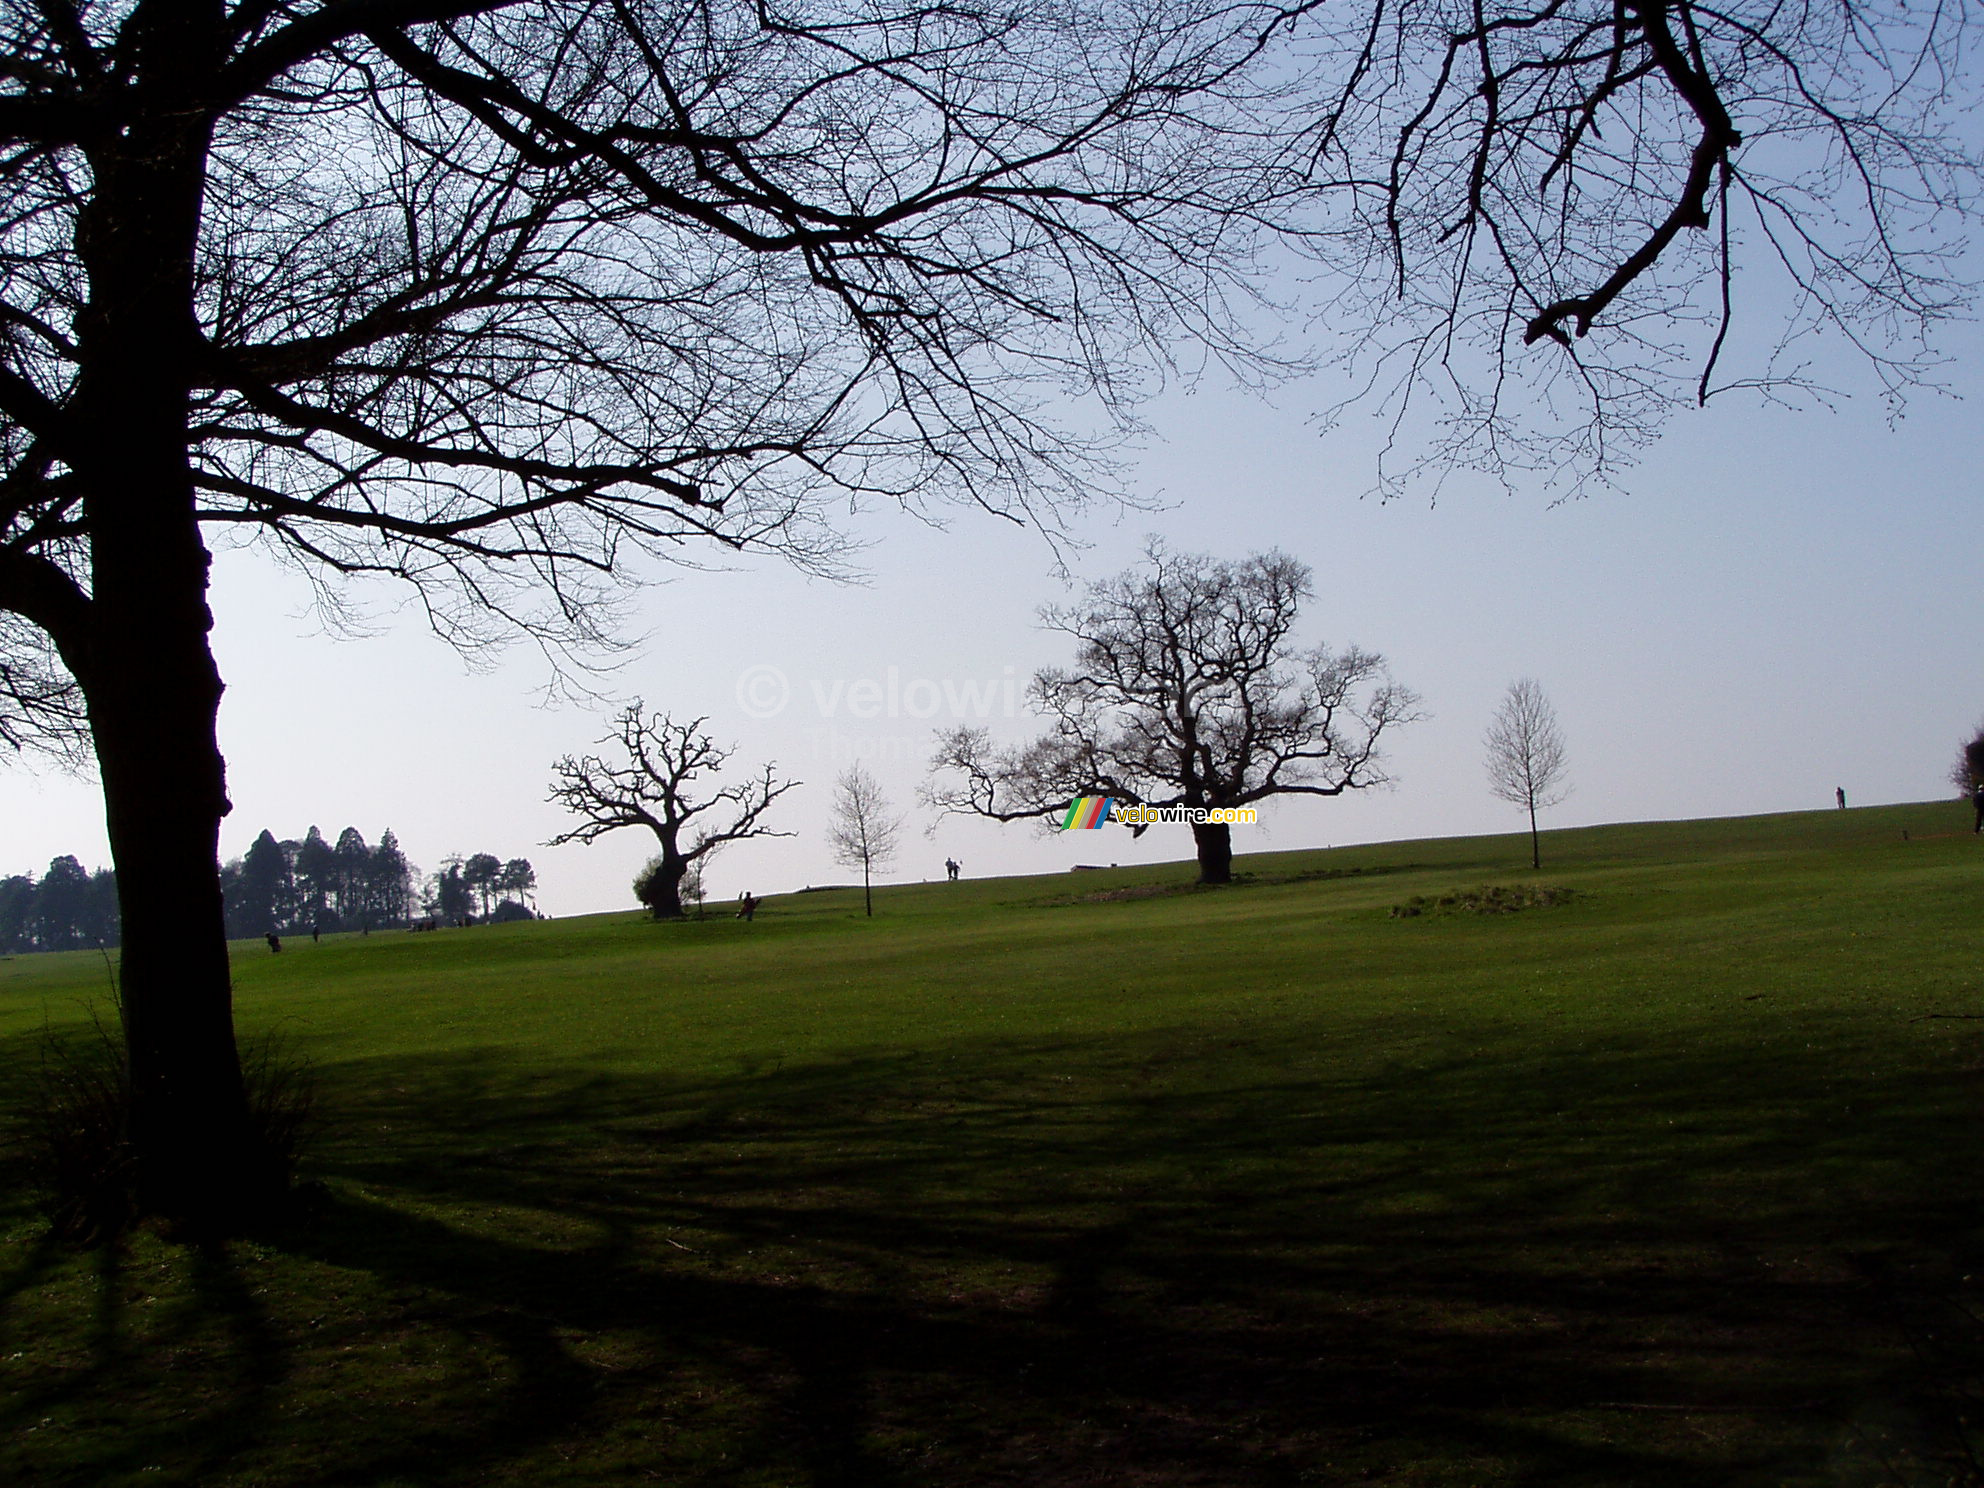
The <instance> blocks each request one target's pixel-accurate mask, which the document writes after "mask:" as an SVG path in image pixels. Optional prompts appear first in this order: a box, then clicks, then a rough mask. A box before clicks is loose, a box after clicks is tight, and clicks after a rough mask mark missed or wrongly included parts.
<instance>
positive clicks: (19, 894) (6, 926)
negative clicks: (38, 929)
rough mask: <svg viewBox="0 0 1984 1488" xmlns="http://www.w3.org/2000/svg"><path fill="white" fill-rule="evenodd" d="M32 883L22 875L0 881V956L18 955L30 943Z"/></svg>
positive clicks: (13, 875)
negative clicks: (1, 954) (1, 953)
mask: <svg viewBox="0 0 1984 1488" xmlns="http://www.w3.org/2000/svg"><path fill="white" fill-rule="evenodd" d="M34 895H35V882H34V880H33V879H32V878H30V877H29V876H28V875H27V874H25V873H16V874H12V875H10V876H9V877H7V878H0V952H4V953H5V954H7V955H10V956H12V955H18V954H20V953H22V952H24V951H32V950H34V949H36V946H35V943H34Z"/></svg>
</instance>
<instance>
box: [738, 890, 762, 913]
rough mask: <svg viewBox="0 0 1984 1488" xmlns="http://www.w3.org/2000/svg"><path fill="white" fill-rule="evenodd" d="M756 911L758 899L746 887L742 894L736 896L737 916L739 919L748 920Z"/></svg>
mask: <svg viewBox="0 0 1984 1488" xmlns="http://www.w3.org/2000/svg"><path fill="white" fill-rule="evenodd" d="M757 912H758V901H757V899H756V898H755V897H754V896H753V895H752V893H751V891H750V890H749V889H746V890H745V891H744V892H743V893H742V894H740V895H739V896H738V899H737V918H738V919H740V920H748V919H750V918H751V917H752V916H754V915H756V914H757Z"/></svg>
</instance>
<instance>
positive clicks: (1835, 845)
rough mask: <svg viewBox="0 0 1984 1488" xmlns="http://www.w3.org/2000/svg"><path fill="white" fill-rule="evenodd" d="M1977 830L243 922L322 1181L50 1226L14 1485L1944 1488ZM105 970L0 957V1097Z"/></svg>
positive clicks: (262, 1020) (26, 1267)
mask: <svg viewBox="0 0 1984 1488" xmlns="http://www.w3.org/2000/svg"><path fill="white" fill-rule="evenodd" d="M1967 825H1968V821H1967V813H1966V812H1964V811H1962V809H1961V808H1959V807H1958V806H1956V805H1954V804H1948V803H1944V804H1932V805H1924V806H1908V807H1892V808H1877V809H1869V810H1855V811H1849V812H1825V813H1806V814H1797V815H1789V816H1776V817H1761V818H1743V819H1734V820H1728V821H1708V822H1690V823H1653V824H1640V825H1633V826H1619V827H1607V828H1594V829H1587V830H1579V831H1573V832H1558V833H1551V834H1548V835H1546V837H1545V839H1544V842H1545V868H1544V870H1543V871H1542V872H1541V873H1540V874H1536V873H1531V872H1529V871H1528V869H1527V865H1526V848H1527V839H1526V838H1518V837H1514V836H1511V837H1506V838H1485V839H1455V840H1449V841H1434V842H1419V843H1397V844H1386V845H1381V846H1368V847H1358V848H1348V849H1339V850H1335V851H1331V852H1314V853H1282V854H1273V855H1261V856H1256V857H1252V858H1243V859H1241V860H1240V861H1239V864H1238V866H1239V867H1240V869H1241V870H1242V872H1243V873H1244V874H1246V875H1247V878H1246V880H1245V881H1244V882H1242V883H1240V884H1237V885H1235V886H1234V887H1232V888H1229V889H1222V890H1217V891H1194V890H1193V889H1192V888H1191V886H1190V885H1189V882H1188V879H1189V868H1188V867H1186V866H1185V865H1178V866H1175V867H1168V868H1164V869H1147V868H1146V869H1123V870H1112V871H1105V872H1098V873H1082V874H1071V875H1067V876H1065V877H1055V878H1051V879H1013V880H994V881H985V882H967V883H963V884H958V885H948V884H931V885H924V886H918V887H904V888H895V889H889V890H885V891H882V892H880V893H878V895H877V910H878V913H877V916H876V917H875V919H873V920H867V919H864V918H862V917H860V915H859V895H858V893H856V892H852V891H846V892H829V893H818V894H805V895H793V896H786V897H783V898H778V899H773V900H770V901H768V902H767V904H766V906H765V908H764V909H763V910H761V911H760V915H759V918H758V919H757V920H756V921H755V922H753V923H751V924H744V923H742V922H739V921H736V920H734V919H712V920H708V921H704V922H700V923H697V922H691V923H687V924H679V925H652V924H648V923H645V922H643V921H641V920H640V919H639V918H638V917H636V916H633V915H625V916H594V917H590V918H586V919H579V920H571V921H562V922H557V923H544V924H535V925H515V926H494V927H480V928H477V929H474V930H470V931H463V932H443V933H439V934H434V935H404V934H401V935H390V936H389V935H379V936H372V937H334V938H329V939H327V940H326V941H325V942H324V943H323V944H322V945H317V946H312V945H309V944H307V943H300V944H296V945H293V946H292V947H291V948H290V949H289V950H288V951H286V952H285V953H284V954H283V955H282V956H280V957H274V956H270V955H268V954H267V952H266V950H264V949H262V948H261V947H260V945H259V943H243V944H241V945H240V946H238V947H237V948H236V949H237V964H236V971H237V981H238V1000H239V1005H240V1012H241V1020H242V1023H243V1026H244V1028H246V1029H248V1030H250V1031H251V1032H252V1031H255V1030H267V1029H281V1030H282V1031H284V1033H285V1034H286V1035H287V1036H288V1037H289V1038H290V1039H291V1040H292V1041H293V1043H294V1044H295V1045H297V1046H298V1047H300V1048H303V1049H305V1050H307V1051H308V1052H309V1054H310V1055H311V1057H312V1058H313V1059H314V1060H315V1061H316V1063H317V1066H318V1070H319V1074H320V1079H321V1084H322V1090H323V1102H324V1106H325V1109H326V1113H327V1117H328V1122H327V1126H326V1130H325V1132H324V1134H323V1137H322V1140H321V1142H320V1145H319V1147H318V1149H317V1152H316V1155H315V1158H314V1161H313V1163H312V1171H313V1172H315V1173H316V1174H318V1175H319V1176H321V1177H322V1178H323V1179H324V1180H325V1181H326V1182H327V1184H328V1199H327V1202H326V1206H325V1208H324V1211H323V1213H322V1214H321V1215H320V1216H319V1217H318V1218H317V1219H316V1221H315V1222H314V1223H313V1224H311V1225H309V1226H304V1227H299V1228H297V1229H295V1230H293V1231H290V1232H287V1233H284V1234H280V1235H271V1236H267V1237H263V1238H262V1239H260V1240H257V1241H254V1242H239V1243H236V1244H234V1245H231V1246H228V1247H225V1248H221V1247H215V1248H211V1249H209V1250H206V1251H186V1250H182V1249H178V1248H175V1247H172V1246H170V1245H168V1244H166V1243H165V1242H163V1241H161V1240H159V1239H157V1238H155V1237H150V1236H139V1237H136V1238H134V1239H133V1240H132V1241H131V1242H129V1243H128V1244H127V1245H126V1246H124V1247H122V1248H120V1249H119V1250H117V1251H116V1252H114V1253H111V1254H107V1255H98V1256H90V1257H76V1256H73V1255H69V1254H66V1253H62V1252H57V1251H53V1250H50V1249H48V1248H46V1247H44V1246H41V1245H40V1244H39V1243H38V1242H37V1240H36V1238H35V1233H36V1232H35V1228H34V1225H33V1222H32V1220H31V1218H30V1217H29V1216H28V1213H27V1211H26V1209H25V1208H24V1207H21V1206H19V1205H17V1207H16V1208H15V1209H14V1211H13V1214H14V1219H13V1220H12V1222H11V1228H10V1229H9V1230H8V1231H7V1238H6V1241H5V1248H4V1251H0V1478H5V1479H6V1480H9V1481H23V1482H26V1481H32V1482H46V1483H65V1482H66V1483H76V1484H96V1483H117V1482H126V1481H128V1482H131V1483H148V1484H158V1483H172V1482H185V1483H195V1482H197V1483H200V1484H244V1485H245V1484H249V1483H285V1484H290V1483H294V1484H316V1483H324V1484H330V1483H368V1484H369V1483H389V1482H407V1483H415V1482H418V1483H423V1484H425V1483H436V1484H440V1483H462V1484H469V1483H477V1484H480V1483H492V1482H494V1483H509V1482H514V1483H519V1484H525V1483H528V1484H540V1483H572V1484H579V1483H588V1484H589V1483H600V1484H606V1483H621V1482H628V1481H638V1480H641V1479H642V1478H644V1477H653V1478H655V1479H657V1480H660V1481H667V1482H670V1483H677V1484H697V1485H700V1484H712V1485H714V1484H726V1485H729V1484H764V1485H774V1484H776V1485H785V1484H793V1485H798V1484H827V1483H836V1484H849V1485H856V1484H858V1485H891V1484H903V1485H910V1484H915V1485H922V1484H932V1485H935V1484H944V1485H951V1484H1005V1483H1014V1484H1019V1483H1027V1484H1070V1485H1073V1484H1102V1483H1110V1484H1115V1483H1121V1484H1253V1483H1261V1484H1282V1483H1287V1484H1296V1483H1312V1482H1313V1483H1335V1482H1345V1481H1371V1482H1385V1483H1397V1484H1407V1483H1411V1484H1455V1485H1460V1484H1486V1483H1548V1482H1561V1483H1608V1484H1609V1483H1635V1484H1637V1483H1646V1484H1654V1483H1674V1484H1681V1483H1690V1484H1699V1483H1705V1482H1713V1483H1757V1484H1766V1483H1768V1484H1779V1483H1806V1482H1810V1483H1820V1482H1828V1483H1830V1482H1868V1483H1873V1482H1882V1481H1913V1480H1914V1479H1912V1478H1910V1477H1908V1476H1907V1475H1906V1474H1907V1473H1909V1472H1915V1471H1916V1469H1914V1468H1909V1467H1907V1466H1906V1463H1907V1462H1908V1461H1920V1462H1929V1461H1932V1460H1940V1459H1941V1458H1942V1457H1945V1456H1947V1455H1948V1454H1950V1453H1952V1452H1955V1451H1957V1450H1958V1449H1959V1448H1960V1447H1961V1446H1962V1445H1963V1443H1962V1440H1961V1438H1960V1436H1959V1435H1958V1433H1956V1432H1955V1431H1954V1430H1953V1429H1952V1428H1951V1427H1950V1425H1949V1422H1950V1420H1951V1419H1953V1417H1952V1416H1951V1407H1952V1402H1953V1401H1954V1400H1955V1399H1956V1398H1957V1397H1959V1396H1961V1395H1962V1394H1964V1392H1965V1391H1967V1389H1968V1388H1969V1383H1970V1382H1971V1381H1972V1380H1973V1379H1974V1378H1975V1377H1977V1376H1978V1374H1980V1373H1984V1369H1980V1360H1984V1347H1980V1346H1979V1340H1978V1339H1976V1338H1975V1337H1974V1336H1973V1335H1974V1334H1975V1332H1976V1329H1975V1328H1974V1326H1971V1325H1964V1326H1963V1327H1955V1326H1952V1325H1954V1324H1959V1323H1962V1321H1963V1314H1962V1313H1961V1312H1959V1311H1958V1310H1957V1304H1958V1303H1961V1302H1963V1301H1964V1300H1965V1295H1966V1294H1965V1288H1966V1286H1967V1282H1966V1280H1965V1279H1964V1278H1966V1276H1967V1274H1968V1271H1969V1267H1970V1262H1971V1260H1972V1259H1973V1258H1977V1259H1984V1257H1979V1256H1977V1252H1976V1249H1975V1247H1976V1239H1977V1234H1976V1204H1975V1196H1976V1195H1977V1194H1978V1192H1979V1186H1978V1181H1977V1180H1978V1177H1979V1174H1978V1172H1977V1167H1976V1162H1977V1160H1976V1158H1975V1157H1974V1156H1973V1155H1972V1153H1973V1151H1974V1150H1975V1148H1976V1147H1977V1145H1978V1144H1977V1142H1976V1140H1975V1138H1976V1134H1977V1126H1978V1109H1977V1088H1976V1082H1975V1077H1974V1071H1975V1068H1976V1066H1977V1065H1978V1063H1979V1057H1978V1056H1979V1053H1980V1044H1979V1040H1980V1039H1984V1021H1973V1015H1975V1014H1979V1013H1984V1004H1980V999H1979V998H1978V995H1977V993H1978V968H1979V964H1980V961H1979V952H1980V950H1984V920H1981V919H1980V915H1979V909H1980V907H1981V906H1980V889H1984V856H1980V854H1984V847H1981V846H1980V844H1979V843H1978V842H1977V841H1976V840H1975V839H1973V838H1972V837H1971V836H1970V835H1969V834H1968V833H1967V832H1965V831H1963V830H1962V829H1963V828H1964V827H1966V826H1967ZM1904 834H1905V835H1904ZM1536 885H1543V886H1546V887H1547V888H1549V889H1550V890H1552V891H1553V892H1551V893H1549V894H1544V895H1537V894H1536V893H1534V892H1533V889H1534V887H1535V886H1536ZM1490 887H1494V888H1500V889H1502V890H1505V891H1506V892H1504V893H1502V894H1500V895H1483V894H1481V893H1479V892H1478V891H1480V890H1482V889H1484V888H1490ZM1557 891H1566V892H1557ZM1415 901H1416V903H1415ZM1443 901H1444V902H1443ZM1542 901H1548V902H1542ZM1511 902H1528V903H1532V905H1533V907H1528V908H1522V909H1519V910H1516V911H1514V912H1495V911H1497V910H1498V909H1500V907H1501V906H1503V905H1506V904H1508V903H1511ZM1400 907H1405V908H1417V909H1419V910H1422V911H1424V912H1421V913H1416V914H1408V915H1405V916H1398V915H1395V914H1394V913H1393V911H1394V909H1396V908H1400ZM104 978H105V968H104V964H103V962H102V961H101V960H100V959H97V958H91V957H85V956H46V957H22V958H18V959H16V960H14V961H12V962H5V963H0V1064H4V1066H5V1069H6V1074H7V1079H8V1084H7V1089H8V1091H9V1092H10V1095H11V1096H12V1098H13V1099H15V1100H18V1099H19V1098H20V1092H21V1091H22V1089H23V1088H24V1080H23V1077H24V1076H25V1075H26V1074H27V1073H28V1072H31V1070H32V1068H33V1065H34V1062H35V1060H36V1058H37V1057H38V1050H39V1048H40V1046H41V1044H42V1041H43V1039H44V1038H45V1037H46V1036H48V1035H47V1034H46V1033H45V1032H44V1029H45V1028H46V1029H52V1030H54V1031H55V1032H56V1033H58V1034H59V1033H60V1032H61V1031H62V1030H63V1029H65V1028H68V1027H71V1026H74V1025H76V1024H77V1023H78V1021H79V1020H80V1019H81V1018H83V1017H84V1013H83V1010H82V1009H83V1004H84V1001H85V1000H86V999H87V998H88V997H89V996H91V995H93V994H95V993H96V992H97V990H98V989H101V988H102V987H103V986H104V985H105V981H104ZM1980 1269H1984V1268H1980ZM1925 1360H1926V1361H1927V1366H1926V1367H1925V1363H1924V1361H1925ZM1884 1463H1898V1464H1902V1465H1901V1466H1896V1467H1892V1468H1890V1467H1884V1466H1883V1464H1884ZM1939 1470H1941V1469H1939ZM1955 1470H1956V1469H1955V1468H1951V1469H1949V1470H1948V1471H1944V1472H1943V1477H1942V1478H1938V1479H1936V1480H1937V1481H1942V1480H1943V1478H1947V1477H1948V1476H1949V1471H1955ZM1928 1471H1929V1470H1928V1469H1927V1468H1926V1467H1925V1468H1922V1469H1921V1473H1922V1474H1924V1475H1923V1476H1922V1478H1921V1480H1922V1481H1928V1480H1929V1478H1928V1476H1926V1474H1927V1473H1928Z"/></svg>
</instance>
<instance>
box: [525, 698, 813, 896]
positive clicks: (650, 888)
mask: <svg viewBox="0 0 1984 1488" xmlns="http://www.w3.org/2000/svg"><path fill="white" fill-rule="evenodd" d="M708 723H709V720H708V719H707V718H692V719H690V720H689V721H688V722H686V723H677V722H676V721H675V720H674V719H673V718H671V717H669V716H668V715H667V714H666V713H657V714H655V715H653V716H652V717H649V716H647V714H646V710H645V709H644V707H643V706H642V704H641V702H640V700H639V699H638V698H637V699H635V700H634V701H633V702H631V703H629V704H628V705H627V706H626V707H625V708H623V709H621V710H620V713H619V716H618V717H616V718H615V719H614V724H613V732H612V733H610V734H608V735H607V736H606V737H605V738H604V739H602V740H601V741H600V742H601V743H602V744H607V745H616V746H618V754H619V758H618V759H611V760H610V759H607V758H605V757H604V756H602V755H597V754H585V755H569V754H568V755H566V756H565V757H564V758H563V759H561V760H559V761H558V762H557V763H556V764H555V765H553V766H552V784H551V795H550V797H549V799H550V800H551V801H552V803H553V804H555V805H559V806H563V807H564V808H565V809H566V810H567V811H569V812H571V813H572V814H573V815H575V816H577V817H579V818H580V822H579V825H578V826H576V827H573V828H571V829H569V830H568V831H564V832H560V833H559V834H558V835H557V836H556V837H553V838H552V839H551V840H550V841H549V842H547V843H546V844H545V845H546V846H547V847H559V846H562V845H563V844H565V843H567V842H583V843H587V844H591V843H594V842H597V841H598V840H599V839H600V838H601V837H604V836H605V835H606V834H607V833H608V832H615V831H618V830H620V829H621V828H622V827H644V828H646V829H647V830H648V831H650V832H652V833H654V837H655V842H656V844H657V845H658V848H659V851H658V852H657V853H656V855H655V858H654V861H653V862H652V863H651V864H650V865H649V867H648V868H647V869H643V870H642V882H644V883H645V884H646V885H647V892H646V893H644V894H643V895H642V896H641V902H642V903H644V904H645V905H647V907H648V911H649V913H651V914H652V915H653V916H654V917H655V918H656V919H657V920H678V919H680V918H682V883H683V880H684V879H685V878H687V877H688V875H689V874H690V873H692V872H695V871H696V870H697V869H699V868H700V867H701V866H702V865H703V864H704V863H705V862H707V861H708V860H709V858H710V856H711V855H712V854H713V853H715V852H716V851H717V850H718V849H719V848H722V847H725V846H727V845H729V844H730V843H733V842H746V841H749V840H750V839H752V838H754V837H790V836H792V835H793V834H792V833H791V832H781V831H777V830H775V829H773V828H771V827H768V826H766V825H765V824H764V820H763V818H764V814H765V812H767V811H768V810H770V809H771V807H772V805H773V803H774V802H776V801H777V800H778V799H779V797H781V796H783V795H784V794H785V793H786V792H787V791H790V790H793V789H796V788H797V787H798V785H799V782H798V781H796V780H781V779H779V778H778V767H777V766H776V765H774V764H766V765H765V766H764V767H763V768H762V769H760V770H759V771H758V772H757V773H756V774H754V775H751V776H749V777H747V778H745V779H743V780H740V781H737V782H735V783H734V784H730V785H722V786H716V787H714V788H710V787H709V786H708V782H709V781H711V780H713V779H714V778H715V777H717V776H719V775H720V774H721V773H722V771H723V768H724V766H725V765H727V764H728V763H729V762H730V758H731V756H732V754H733V753H734V752H735V751H734V750H730V749H725V748H722V747H721V746H719V745H718V744H717V743H716V741H715V740H714V739H712V738H711V737H710V735H709V733H708V730H707V728H706V725H707V724H708ZM692 792H694V794H692ZM698 796H700V797H701V799H697V797H698ZM711 812H715V813H716V815H714V816H711V815H709V813H711ZM698 897H699V898H700V895H699V896H698Z"/></svg>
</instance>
